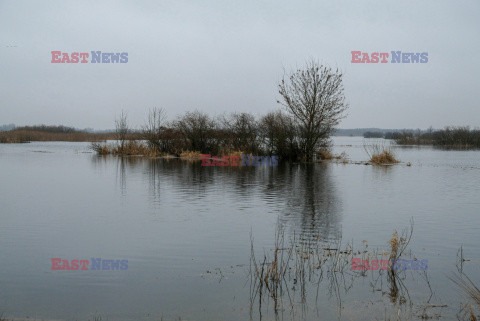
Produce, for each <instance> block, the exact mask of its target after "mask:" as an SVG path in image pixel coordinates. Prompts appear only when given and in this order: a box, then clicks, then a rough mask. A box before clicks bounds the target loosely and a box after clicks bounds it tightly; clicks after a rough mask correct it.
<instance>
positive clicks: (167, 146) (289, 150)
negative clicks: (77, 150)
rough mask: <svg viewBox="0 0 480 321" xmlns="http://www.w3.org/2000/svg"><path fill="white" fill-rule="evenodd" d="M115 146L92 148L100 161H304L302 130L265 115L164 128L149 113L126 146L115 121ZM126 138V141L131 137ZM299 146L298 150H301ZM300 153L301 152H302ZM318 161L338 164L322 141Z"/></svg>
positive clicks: (121, 125) (160, 117) (155, 112)
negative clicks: (202, 157) (256, 158)
mask: <svg viewBox="0 0 480 321" xmlns="http://www.w3.org/2000/svg"><path fill="white" fill-rule="evenodd" d="M115 124H116V131H115V133H114V138H115V139H116V142H114V143H97V142H96V143H93V144H92V149H93V150H94V151H95V152H97V153H98V154H99V155H107V154H112V155H144V156H168V155H172V156H176V157H182V158H190V159H192V158H200V155H201V154H210V155H241V154H256V155H266V156H272V155H276V156H278V157H279V158H280V159H282V160H289V161H300V160H306V159H307V158H308V157H307V155H306V154H305V149H304V148H305V147H304V143H303V142H302V129H301V127H302V126H301V125H299V124H298V123H297V122H296V121H295V119H294V117H293V116H292V115H289V114H287V113H285V112H281V111H276V112H270V113H268V114H266V115H264V116H262V117H260V118H256V117H255V116H254V115H252V114H249V113H231V114H223V115H221V116H219V117H216V118H212V117H210V116H209V115H208V114H206V113H204V112H201V111H198V110H195V111H193V112H186V113H185V114H183V115H180V116H179V117H178V119H176V120H174V121H170V122H168V121H167V120H166V115H165V111H164V110H163V109H161V108H154V109H152V110H150V112H149V115H148V119H147V122H146V124H145V125H144V126H142V129H141V131H140V132H138V133H137V134H136V137H137V138H138V140H137V141H128V139H129V137H128V135H127V134H126V133H131V131H130V130H129V127H128V123H127V118H126V114H124V113H122V115H121V116H120V118H119V119H117V120H116V121H115ZM130 138H131V136H130ZM302 146H303V147H302ZM302 148H303V152H302ZM314 150H315V152H318V154H317V157H318V158H319V159H332V158H335V159H340V158H341V156H333V155H331V154H330V153H329V151H328V143H327V139H326V138H325V139H324V140H323V141H322V145H318V144H316V145H315V147H314Z"/></svg>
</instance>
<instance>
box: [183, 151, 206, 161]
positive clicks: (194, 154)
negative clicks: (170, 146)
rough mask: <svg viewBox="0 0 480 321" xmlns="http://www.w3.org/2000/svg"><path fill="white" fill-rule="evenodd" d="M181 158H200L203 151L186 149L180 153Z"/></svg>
mask: <svg viewBox="0 0 480 321" xmlns="http://www.w3.org/2000/svg"><path fill="white" fill-rule="evenodd" d="M180 158H183V159H186V160H199V159H201V158H202V153H201V152H198V151H193V152H192V151H184V152H182V153H180Z"/></svg>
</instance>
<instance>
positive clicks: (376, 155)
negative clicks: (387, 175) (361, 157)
mask: <svg viewBox="0 0 480 321" xmlns="http://www.w3.org/2000/svg"><path fill="white" fill-rule="evenodd" d="M363 148H364V149H365V152H366V153H367V155H368V157H369V159H370V162H371V163H372V164H377V165H389V164H396V163H399V161H398V160H397V159H396V157H395V155H394V153H393V151H392V147H391V146H385V145H384V144H380V143H379V144H371V145H367V144H364V145H363Z"/></svg>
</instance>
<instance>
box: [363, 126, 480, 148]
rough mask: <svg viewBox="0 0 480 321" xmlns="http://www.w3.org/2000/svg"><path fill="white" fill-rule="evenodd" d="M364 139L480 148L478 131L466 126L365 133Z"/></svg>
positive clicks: (479, 131) (403, 143) (406, 143)
mask: <svg viewBox="0 0 480 321" xmlns="http://www.w3.org/2000/svg"><path fill="white" fill-rule="evenodd" d="M363 137H364V138H385V139H393V140H395V142H396V143H397V144H399V145H434V146H445V147H458V148H480V130H479V129H470V127H468V126H458V127H445V128H444V129H439V130H433V129H430V130H427V131H403V132H386V133H381V132H365V133H364V135H363Z"/></svg>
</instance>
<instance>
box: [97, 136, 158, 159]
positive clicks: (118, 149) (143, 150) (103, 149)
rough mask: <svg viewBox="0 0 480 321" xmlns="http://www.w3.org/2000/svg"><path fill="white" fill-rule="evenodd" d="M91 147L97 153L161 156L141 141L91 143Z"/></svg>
mask: <svg viewBox="0 0 480 321" xmlns="http://www.w3.org/2000/svg"><path fill="white" fill-rule="evenodd" d="M91 148H92V149H93V150H94V151H95V152H96V153H97V154H98V155H118V156H149V157H157V156H161V153H160V152H159V151H158V150H157V149H155V148H151V147H149V146H147V145H146V144H144V143H143V142H139V141H135V140H129V141H126V142H124V144H121V143H116V144H113V145H109V144H105V143H104V144H101V143H92V146H91Z"/></svg>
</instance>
